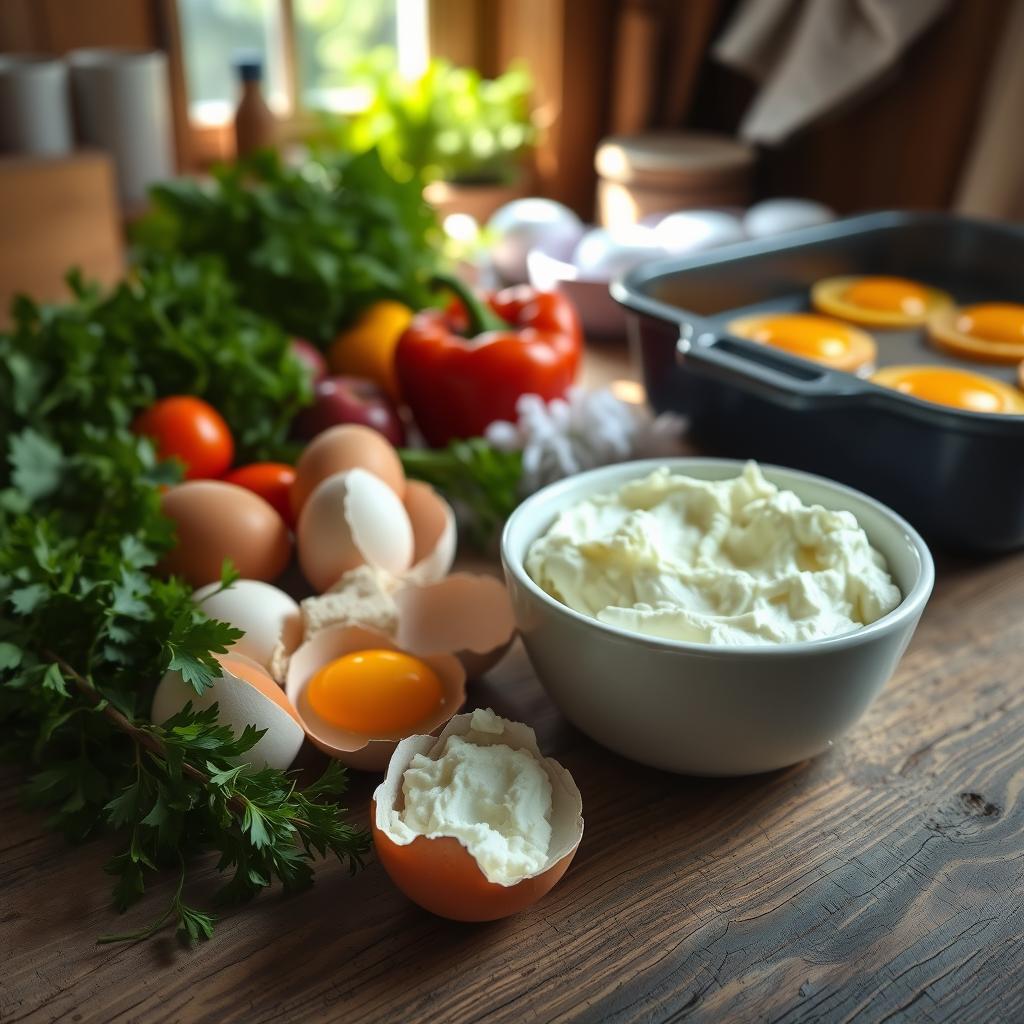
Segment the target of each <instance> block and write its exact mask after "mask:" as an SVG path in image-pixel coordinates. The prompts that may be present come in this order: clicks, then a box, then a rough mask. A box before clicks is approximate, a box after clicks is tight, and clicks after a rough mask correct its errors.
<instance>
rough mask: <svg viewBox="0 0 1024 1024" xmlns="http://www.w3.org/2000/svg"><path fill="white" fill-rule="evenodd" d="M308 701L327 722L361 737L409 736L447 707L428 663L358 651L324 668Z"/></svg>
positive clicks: (312, 684) (395, 653) (406, 656)
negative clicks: (444, 705) (421, 724)
mask: <svg viewBox="0 0 1024 1024" xmlns="http://www.w3.org/2000/svg"><path fill="white" fill-rule="evenodd" d="M307 698H308V700H309V704H310V707H311V708H312V709H313V711H314V712H315V713H316V714H317V715H318V716H319V717H320V718H322V719H323V720H324V721H325V722H328V723H330V724H331V725H334V726H337V727H338V728H340V729H347V730H348V731H350V732H355V733H359V734H361V735H363V736H370V737H386V736H391V735H395V734H401V733H408V732H410V731H411V730H413V729H414V728H415V727H416V726H418V725H419V724H420V723H421V722H422V721H423V720H424V719H425V718H427V716H428V715H430V714H431V713H432V712H434V711H437V710H438V709H439V708H440V707H441V706H442V705H443V704H444V687H443V686H442V684H441V679H440V677H439V676H438V674H437V673H436V672H435V671H434V670H433V669H432V668H431V667H430V666H429V665H428V664H427V663H426V662H423V661H420V659H419V658H414V657H412V656H411V655H409V654H403V653H402V652H401V651H377V650H373V651H357V652H355V653H354V654H346V655H344V656H343V657H341V658H336V659H335V660H334V661H332V662H329V663H328V664H326V665H324V667H323V668H321V669H320V670H319V671H318V672H317V673H316V675H314V676H313V678H312V679H311V680H310V682H309V689H308V691H307Z"/></svg>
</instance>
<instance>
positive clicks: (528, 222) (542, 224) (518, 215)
mask: <svg viewBox="0 0 1024 1024" xmlns="http://www.w3.org/2000/svg"><path fill="white" fill-rule="evenodd" d="M584 230H585V228H584V226H583V222H582V221H581V220H580V219H579V217H577V216H576V214H575V213H573V212H572V210H570V209H569V207H568V206H563V205H562V204H561V203H556V202H555V201H554V200H553V199H541V198H539V197H538V198H532V199H515V200H513V201H512V202H511V203H506V204H505V205H504V206H502V207H501V208H500V209H499V210H496V211H495V213H494V215H493V216H492V217H491V219H490V220H489V221H488V222H487V231H488V233H490V234H491V235H492V236H493V237H494V244H493V246H492V248H491V259H492V261H493V262H494V266H495V268H496V269H497V271H498V273H499V274H501V276H502V277H503V278H504V279H505V280H506V281H509V282H512V283H517V284H518V283H519V282H522V281H525V280H526V279H527V273H528V271H527V267H526V257H527V255H528V254H529V252H530V250H531V249H541V250H543V251H544V252H547V253H549V254H550V255H552V256H558V257H559V258H564V257H565V256H567V255H568V254H569V253H570V252H571V251H572V248H573V246H574V245H575V244H576V243H577V242H578V241H579V238H580V236H581V235H582V234H583V232H584Z"/></svg>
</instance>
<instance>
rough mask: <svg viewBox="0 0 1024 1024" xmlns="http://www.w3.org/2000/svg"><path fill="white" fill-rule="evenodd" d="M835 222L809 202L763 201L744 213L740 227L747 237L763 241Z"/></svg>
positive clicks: (824, 208)
mask: <svg viewBox="0 0 1024 1024" xmlns="http://www.w3.org/2000/svg"><path fill="white" fill-rule="evenodd" d="M835 219H836V215H835V213H834V212H833V211H832V210H830V209H829V208H828V207H827V206H825V205H824V204H822V203H818V202H815V201H814V200H813V199H765V200H764V201H763V202H760V203H755V204H754V205H753V206H752V207H751V208H750V209H749V210H747V213H746V216H744V218H743V228H744V230H745V231H746V232H747V234H748V235H749V236H750V237H751V238H766V237H768V236H769V235H781V234H782V233H783V232H785V231H797V230H798V229H800V228H812V227H815V226H816V225H818V224H827V223H828V222H829V221H832V220H835Z"/></svg>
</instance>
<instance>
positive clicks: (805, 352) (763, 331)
mask: <svg viewBox="0 0 1024 1024" xmlns="http://www.w3.org/2000/svg"><path fill="white" fill-rule="evenodd" d="M726 329H727V330H728V331H730V332H731V333H732V334H735V335H737V336H738V337H740V338H745V339H747V340H748V341H754V342H757V343H758V344H760V345H767V346H769V347H771V348H777V349H780V350H781V351H783V352H788V353H789V354H790V355H794V356H800V357H802V358H803V359H809V360H811V361H812V362H815V363H820V364H822V365H824V366H827V367H829V368H830V369H833V370H845V371H847V372H849V373H857V374H861V375H863V374H866V373H867V372H869V371H870V369H871V368H872V367H873V366H874V363H875V357H876V355H877V351H878V349H877V346H876V344H875V340H874V338H872V337H871V335H870V334H868V333H867V332H866V331H863V330H861V329H860V328H859V327H855V326H853V325H852V324H847V323H843V322H842V321H840V320H835V319H833V318H832V317H827V316H821V315H819V314H817V313H753V314H749V315H747V316H742V317H738V318H736V319H735V320H731V321H730V322H729V323H728V324H727V325H726Z"/></svg>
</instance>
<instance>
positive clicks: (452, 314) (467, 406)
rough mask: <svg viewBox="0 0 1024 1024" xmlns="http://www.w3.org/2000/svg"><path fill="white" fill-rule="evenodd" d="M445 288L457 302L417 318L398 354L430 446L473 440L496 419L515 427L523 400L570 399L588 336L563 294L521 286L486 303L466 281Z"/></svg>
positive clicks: (402, 383) (401, 377)
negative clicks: (566, 396) (529, 396)
mask: <svg viewBox="0 0 1024 1024" xmlns="http://www.w3.org/2000/svg"><path fill="white" fill-rule="evenodd" d="M443 283H444V284H446V285H447V286H448V287H449V288H451V290H452V291H453V292H455V294H456V296H457V297H458V300H459V302H458V303H457V304H453V306H452V308H449V309H448V310H439V309H427V310H423V311H422V312H420V313H417V314H416V316H415V317H413V320H412V322H411V323H410V325H409V327H408V328H407V329H406V331H405V333H404V334H403V335H402V337H401V338H400V339H399V341H398V346H397V348H396V349H395V371H396V373H397V375H398V383H399V387H400V389H401V392H402V396H403V397H404V398H405V401H406V402H407V403H408V405H409V408H410V409H411V410H412V414H413V416H414V418H415V420H416V423H417V425H418V426H419V428H420V430H421V431H422V433H423V436H424V437H425V438H426V439H427V442H428V443H429V444H431V445H434V446H440V445H444V444H447V443H448V442H449V441H451V440H453V439H454V438H465V437H476V436H478V435H480V434H482V433H483V432H484V430H485V429H486V428H487V426H488V425H489V424H490V423H493V422H494V421H495V420H512V421H513V422H514V421H515V419H516V402H517V401H518V400H519V397H520V396H521V395H525V394H535V395H540V396H541V397H542V398H544V399H546V400H550V399H552V398H559V397H561V396H562V395H564V394H565V393H566V391H567V390H568V388H569V386H570V385H571V384H572V382H573V380H574V379H575V377H576V371H577V369H578V367H579V362H580V356H581V354H582V351H583V336H582V332H581V330H580V324H579V318H578V317H577V315H576V310H575V308H574V307H573V305H572V303H570V302H569V300H568V299H566V298H565V296H563V295H559V294H557V293H555V292H540V291H537V290H536V289H534V288H530V287H528V286H526V285H519V286H517V287H515V288H506V289H505V290H504V291H500V292H498V293H497V294H492V295H489V296H487V304H486V305H485V304H484V303H483V302H481V301H480V300H479V299H478V298H477V297H476V296H475V295H474V294H473V293H472V292H471V291H470V290H469V289H468V288H467V287H466V286H465V285H464V284H463V283H462V282H459V281H456V280H452V279H447V278H446V279H444V280H443ZM467 325H468V326H467ZM460 328H464V329H465V330H466V332H467V334H468V336H464V335H463V334H460V333H459V330H460Z"/></svg>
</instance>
